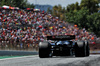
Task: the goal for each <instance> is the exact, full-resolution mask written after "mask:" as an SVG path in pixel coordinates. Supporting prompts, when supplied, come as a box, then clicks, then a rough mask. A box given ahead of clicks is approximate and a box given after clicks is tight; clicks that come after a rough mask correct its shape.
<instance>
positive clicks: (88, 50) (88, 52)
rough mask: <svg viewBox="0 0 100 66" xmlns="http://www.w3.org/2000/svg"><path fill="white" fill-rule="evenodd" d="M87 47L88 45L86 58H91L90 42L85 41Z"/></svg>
mask: <svg viewBox="0 0 100 66" xmlns="http://www.w3.org/2000/svg"><path fill="white" fill-rule="evenodd" d="M85 45H86V56H89V55H90V48H89V43H88V41H85Z"/></svg>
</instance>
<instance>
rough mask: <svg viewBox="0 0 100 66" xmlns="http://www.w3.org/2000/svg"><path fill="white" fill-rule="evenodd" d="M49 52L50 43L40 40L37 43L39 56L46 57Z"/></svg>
mask: <svg viewBox="0 0 100 66" xmlns="http://www.w3.org/2000/svg"><path fill="white" fill-rule="evenodd" d="M49 54H50V43H48V42H46V41H45V42H40V43H39V57H40V58H47V57H49Z"/></svg>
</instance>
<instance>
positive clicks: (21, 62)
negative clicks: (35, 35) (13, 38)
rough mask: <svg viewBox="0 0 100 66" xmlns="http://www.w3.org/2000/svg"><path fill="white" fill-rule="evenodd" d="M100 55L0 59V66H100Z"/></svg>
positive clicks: (35, 56)
mask: <svg viewBox="0 0 100 66" xmlns="http://www.w3.org/2000/svg"><path fill="white" fill-rule="evenodd" d="M99 62H100V55H90V56H89V57H74V56H70V57H68V56H64V57H52V58H39V57H38V55H34V56H24V57H15V58H7V59H0V66H100V63H99Z"/></svg>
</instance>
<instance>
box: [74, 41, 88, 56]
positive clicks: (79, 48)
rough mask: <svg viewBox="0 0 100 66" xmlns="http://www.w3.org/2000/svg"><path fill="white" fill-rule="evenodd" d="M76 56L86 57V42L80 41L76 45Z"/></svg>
mask: <svg viewBox="0 0 100 66" xmlns="http://www.w3.org/2000/svg"><path fill="white" fill-rule="evenodd" d="M75 56H76V57H85V56H86V46H85V42H84V41H78V42H76V43H75Z"/></svg>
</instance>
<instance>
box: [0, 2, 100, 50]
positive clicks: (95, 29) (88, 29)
mask: <svg viewBox="0 0 100 66" xmlns="http://www.w3.org/2000/svg"><path fill="white" fill-rule="evenodd" d="M99 4H100V0H74V1H73V0H72V1H68V0H52V1H51V0H0V50H25V51H33V50H34V51H38V44H39V42H40V41H44V40H46V36H48V35H75V36H76V39H75V40H88V41H89V43H90V47H91V50H99V49H100V48H99V47H100V45H99V43H100V41H99V40H100V37H99V36H100V6H99Z"/></svg>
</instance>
